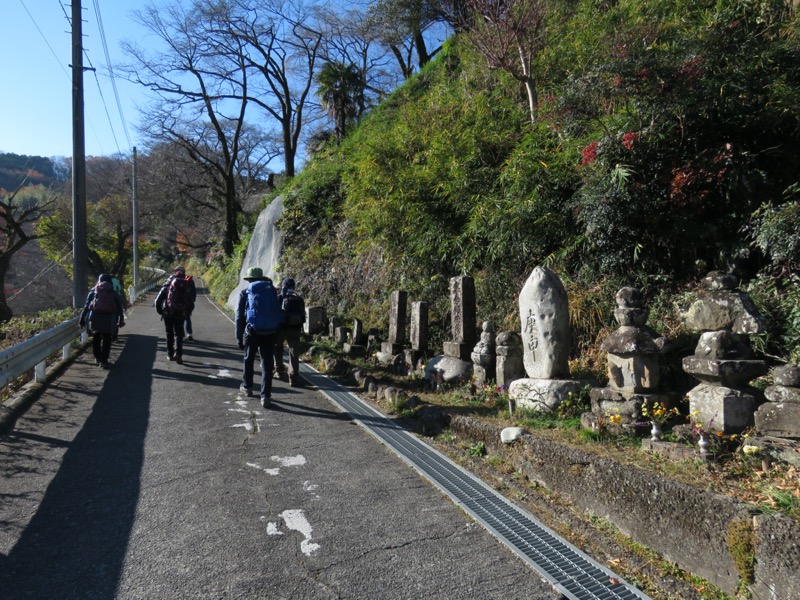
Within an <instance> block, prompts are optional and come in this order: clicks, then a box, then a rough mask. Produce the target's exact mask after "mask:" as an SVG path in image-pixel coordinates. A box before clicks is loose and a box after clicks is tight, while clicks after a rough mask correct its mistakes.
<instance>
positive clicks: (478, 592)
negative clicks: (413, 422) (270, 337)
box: [0, 297, 560, 600]
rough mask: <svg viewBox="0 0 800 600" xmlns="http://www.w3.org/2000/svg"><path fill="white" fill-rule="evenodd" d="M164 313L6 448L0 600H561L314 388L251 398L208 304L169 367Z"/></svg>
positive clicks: (0, 486)
mask: <svg viewBox="0 0 800 600" xmlns="http://www.w3.org/2000/svg"><path fill="white" fill-rule="evenodd" d="M151 303H152V297H150V298H148V299H146V300H145V301H143V302H142V303H140V304H137V305H136V306H135V307H134V308H133V309H131V311H129V315H128V324H127V326H126V327H125V328H124V329H123V330H122V332H121V335H120V339H119V340H118V341H117V342H116V343H115V344H114V346H113V349H112V356H111V360H112V362H113V366H112V368H111V370H109V371H104V370H102V369H100V368H99V367H96V366H95V365H94V361H93V360H92V357H91V352H88V353H86V354H84V355H83V356H81V357H80V358H79V359H78V361H77V362H76V363H75V364H74V365H72V366H71V367H70V368H69V369H68V370H67V371H66V373H65V374H63V375H62V376H61V377H60V378H59V379H58V380H57V381H55V382H54V383H53V384H52V385H51V386H49V388H48V389H47V391H46V392H45V393H44V395H43V396H42V398H40V399H39V400H38V401H37V402H36V404H35V405H34V406H33V408H32V409H31V410H30V411H29V412H28V413H27V414H26V415H25V416H23V417H22V418H21V419H20V420H19V421H18V422H17V426H16V428H15V430H14V431H13V432H12V433H10V434H8V435H6V436H5V437H2V438H0V475H2V479H0V597H1V598H3V599H5V600H12V599H16V598H37V599H40V598H42V599H43V598H48V599H49V598H74V599H92V598H99V599H103V598H126V599H127V598H136V599H148V600H149V599H158V598H164V599H178V598H269V599H278V598H313V599H316V598H325V599H327V598H364V599H367V598H369V599H376V598H381V599H384V598H385V599H394V598H398V599H399V598H437V599H447V598H453V599H456V598H457V599H465V598H481V599H484V598H502V599H504V600H507V599H512V598H532V599H533V598H536V599H541V598H544V599H546V598H559V597H560V596H559V594H557V593H556V592H554V591H553V590H551V589H550V588H549V586H548V585H547V584H545V583H543V582H542V581H541V580H540V578H539V577H538V576H537V574H536V573H535V572H534V571H532V570H531V569H530V568H529V567H528V566H527V565H526V564H524V563H523V562H522V561H521V560H519V559H518V558H516V557H515V556H514V555H512V554H511V553H510V552H509V551H508V550H507V549H506V548H505V547H504V546H502V545H501V544H500V543H499V542H497V541H496V540H495V539H494V538H493V537H492V536H491V535H489V534H488V533H487V532H486V531H485V530H484V529H483V528H482V527H480V526H479V525H477V524H475V523H474V522H472V521H470V520H469V518H468V517H467V516H466V515H465V514H464V513H463V512H461V511H460V510H459V509H458V508H457V507H455V506H454V505H453V504H452V503H451V502H450V501H449V500H448V499H447V498H446V497H445V496H443V495H442V494H441V493H440V492H438V491H437V490H435V489H434V488H432V487H431V486H430V485H429V484H427V483H426V482H425V481H423V480H422V479H421V478H420V477H419V476H418V475H416V474H415V473H414V472H413V471H412V470H411V469H410V468H409V467H407V466H406V465H405V464H404V463H403V462H402V461H400V460H399V459H398V458H397V457H396V456H395V455H394V454H392V453H391V452H390V451H389V450H387V449H386V448H384V447H383V446H381V445H380V444H379V443H378V442H377V441H376V440H375V439H373V438H372V437H371V436H369V435H368V434H367V433H366V432H364V431H363V429H362V428H360V427H358V426H356V425H354V424H353V422H352V421H351V420H350V419H349V418H348V417H347V416H346V415H343V414H342V413H340V412H339V411H338V409H337V408H335V406H334V405H333V404H331V403H330V402H329V401H327V400H326V399H325V398H324V397H323V396H322V395H321V394H319V393H318V392H317V391H315V390H313V389H298V388H290V387H288V386H287V384H284V383H278V382H276V387H275V389H274V393H273V398H274V401H273V406H272V407H271V408H270V409H267V410H264V409H262V408H261V407H260V405H259V403H258V398H250V399H247V398H242V397H241V396H240V395H239V393H238V387H239V377H240V356H241V355H240V352H239V350H238V349H237V348H236V346H235V340H234V337H233V325H232V323H231V322H230V319H229V318H228V316H227V315H225V314H224V313H223V312H221V311H220V310H219V309H217V307H216V306H214V305H213V304H212V303H211V302H210V301H208V300H207V298H206V297H201V298H199V299H198V307H197V309H196V312H195V315H194V317H193V324H194V329H195V331H194V333H195V335H196V337H197V340H196V341H195V342H188V343H187V347H186V348H185V350H184V364H183V365H177V364H176V363H171V362H169V361H167V360H166V348H165V342H164V336H163V329H162V324H161V322H160V321H159V318H158V315H156V313H155V311H154V310H153V309H152V308H150V304H151ZM257 381H258V380H257Z"/></svg>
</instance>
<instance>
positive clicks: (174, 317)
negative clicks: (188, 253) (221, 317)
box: [155, 266, 194, 365]
mask: <svg viewBox="0 0 800 600" xmlns="http://www.w3.org/2000/svg"><path fill="white" fill-rule="evenodd" d="M185 275H186V269H184V268H183V267H182V266H177V267H175V269H174V270H173V273H172V275H170V276H169V278H168V279H167V281H166V282H165V283H164V285H163V286H162V287H161V290H159V292H158V296H156V301H155V305H156V312H157V313H158V314H160V315H161V318H162V319H163V320H164V327H165V329H166V332H167V356H168V358H169V360H171V361H175V362H176V363H178V364H179V365H182V364H183V325H184V320H185V319H186V315H188V314H191V313H192V309H194V299H193V297H192V293H191V286H190V284H189V282H187V281H186V278H185Z"/></svg>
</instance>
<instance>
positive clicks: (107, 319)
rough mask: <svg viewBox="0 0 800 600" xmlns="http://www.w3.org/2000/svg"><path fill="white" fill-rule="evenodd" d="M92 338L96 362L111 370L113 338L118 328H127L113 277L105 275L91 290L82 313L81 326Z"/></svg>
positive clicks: (101, 276)
mask: <svg viewBox="0 0 800 600" xmlns="http://www.w3.org/2000/svg"><path fill="white" fill-rule="evenodd" d="M87 324H88V328H87V331H88V332H89V333H91V334H92V335H93V336H94V337H93V338H92V354H93V355H94V360H95V362H96V363H97V364H98V365H100V366H101V367H103V368H104V369H107V368H109V366H110V364H109V362H108V357H109V355H110V354H111V338H112V336H113V335H114V334H115V332H116V331H117V329H118V328H120V327H124V326H125V313H124V312H123V311H122V299H121V298H120V296H119V294H118V293H117V292H115V291H114V285H113V283H112V282H111V275H109V274H108V273H103V274H102V275H100V277H98V279H97V284H96V285H95V286H94V287H93V288H92V289H91V290H89V295H88V296H86V303H85V304H84V305H83V311H82V312H81V318H80V326H81V327H86V326H87Z"/></svg>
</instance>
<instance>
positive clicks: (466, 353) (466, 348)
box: [443, 342, 473, 361]
mask: <svg viewBox="0 0 800 600" xmlns="http://www.w3.org/2000/svg"><path fill="white" fill-rule="evenodd" d="M443 346H444V354H445V356H451V357H453V358H457V359H459V360H464V361H468V360H470V355H471V354H472V347H473V345H472V344H459V343H458V342H445V343H444V344H443Z"/></svg>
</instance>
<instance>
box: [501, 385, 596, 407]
mask: <svg viewBox="0 0 800 600" xmlns="http://www.w3.org/2000/svg"><path fill="white" fill-rule="evenodd" d="M582 387H583V384H582V383H581V382H580V381H576V380H574V379H530V378H523V379H517V380H515V381H513V382H511V385H510V386H509V388H508V397H509V399H510V400H511V401H512V402H513V403H514V405H515V406H516V408H517V409H520V408H528V409H531V410H534V411H537V412H545V413H546V412H550V411H552V410H554V409H556V408H557V407H558V405H559V404H561V403H562V402H563V401H564V400H566V399H567V398H568V397H569V395H570V394H577V393H579V392H580V390H581V388H582Z"/></svg>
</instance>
